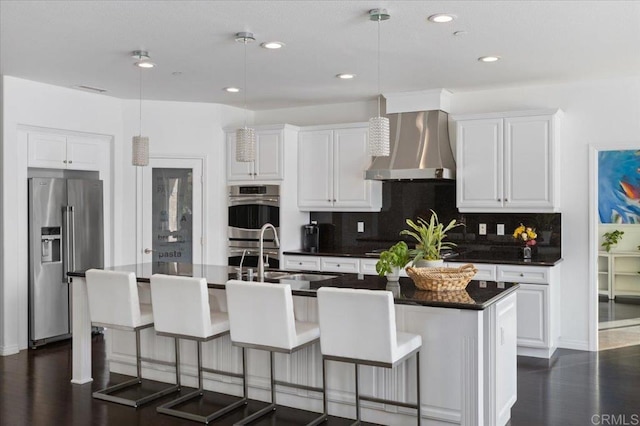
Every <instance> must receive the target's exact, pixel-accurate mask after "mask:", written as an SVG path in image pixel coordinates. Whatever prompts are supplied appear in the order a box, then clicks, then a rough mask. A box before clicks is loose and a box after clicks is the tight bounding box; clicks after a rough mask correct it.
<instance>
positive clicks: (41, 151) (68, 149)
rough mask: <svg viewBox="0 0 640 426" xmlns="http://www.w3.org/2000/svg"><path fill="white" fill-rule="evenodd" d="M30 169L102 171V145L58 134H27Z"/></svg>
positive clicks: (85, 139) (98, 142)
mask: <svg viewBox="0 0 640 426" xmlns="http://www.w3.org/2000/svg"><path fill="white" fill-rule="evenodd" d="M27 152H28V154H27V155H28V165H29V167H44V168H48V169H71V170H100V166H101V162H102V157H103V153H102V143H101V142H100V141H96V140H92V139H90V138H83V137H80V136H68V135H61V134H57V133H39V132H27Z"/></svg>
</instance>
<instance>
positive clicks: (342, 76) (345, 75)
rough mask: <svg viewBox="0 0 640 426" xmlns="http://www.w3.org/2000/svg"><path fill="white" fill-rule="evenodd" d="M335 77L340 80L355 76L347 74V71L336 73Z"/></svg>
mask: <svg viewBox="0 0 640 426" xmlns="http://www.w3.org/2000/svg"><path fill="white" fill-rule="evenodd" d="M336 77H338V78H339V79H341V80H351V79H353V78H355V77H356V75H355V74H349V73H342V74H337V75H336Z"/></svg>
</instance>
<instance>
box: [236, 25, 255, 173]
mask: <svg viewBox="0 0 640 426" xmlns="http://www.w3.org/2000/svg"><path fill="white" fill-rule="evenodd" d="M236 41H237V42H239V43H243V44H244V127H243V128H240V129H238V130H236V161H239V162H243V163H248V162H251V161H255V159H256V131H255V129H252V128H251V127H247V43H251V42H252V41H255V38H254V37H253V33H248V32H241V33H236Z"/></svg>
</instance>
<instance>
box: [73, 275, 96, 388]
mask: <svg viewBox="0 0 640 426" xmlns="http://www.w3.org/2000/svg"><path fill="white" fill-rule="evenodd" d="M71 304H72V305H71V306H72V310H71V321H72V324H73V327H72V333H73V337H72V343H71V347H72V366H73V375H72V377H71V383H74V384H76V385H82V384H85V383H90V382H92V381H93V378H92V377H91V318H90V317H89V299H88V297H87V282H86V280H85V279H84V278H78V277H74V278H72V279H71Z"/></svg>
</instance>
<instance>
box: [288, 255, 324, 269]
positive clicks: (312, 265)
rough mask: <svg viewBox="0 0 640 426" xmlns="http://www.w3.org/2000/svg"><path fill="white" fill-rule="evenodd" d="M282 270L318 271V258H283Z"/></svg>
mask: <svg viewBox="0 0 640 426" xmlns="http://www.w3.org/2000/svg"><path fill="white" fill-rule="evenodd" d="M284 269H293V270H301V271H320V270H321V269H320V258H319V257H317V256H285V257H284Z"/></svg>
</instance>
